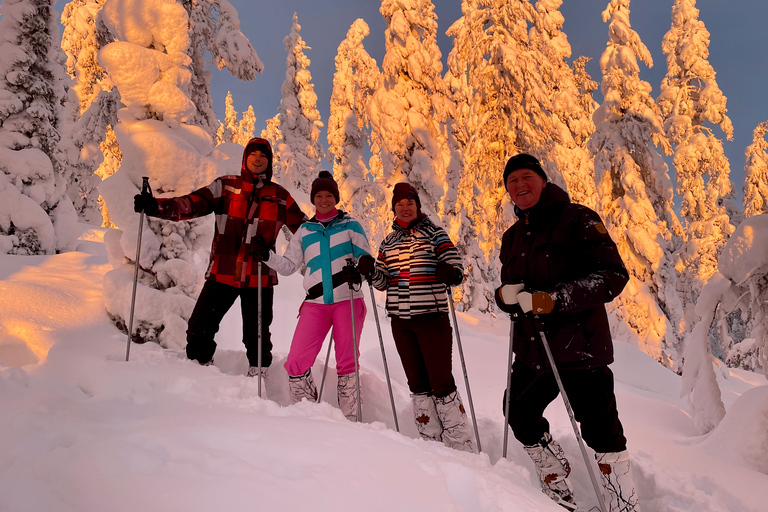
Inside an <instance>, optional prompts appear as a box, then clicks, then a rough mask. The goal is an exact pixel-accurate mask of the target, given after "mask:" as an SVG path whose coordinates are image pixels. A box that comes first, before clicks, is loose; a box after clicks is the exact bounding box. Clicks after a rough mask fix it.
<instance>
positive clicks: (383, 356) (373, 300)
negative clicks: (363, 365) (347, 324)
mask: <svg viewBox="0 0 768 512" xmlns="http://www.w3.org/2000/svg"><path fill="white" fill-rule="evenodd" d="M368 287H369V288H370V290H371V304H372V305H373V318H375V319H376V330H377V331H379V345H381V359H382V361H383V362H384V375H385V376H386V377H387V388H388V389H389V403H391V404H392V416H393V417H394V418H395V430H397V431H398V432H400V425H398V424H397V410H395V399H394V397H393V396H392V383H391V382H390V380H389V369H388V368H387V354H386V353H385V352H384V338H383V337H382V336H381V324H379V312H378V311H376V298H375V297H374V296H373V283H371V280H370V279H368Z"/></svg>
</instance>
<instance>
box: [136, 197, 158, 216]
mask: <svg viewBox="0 0 768 512" xmlns="http://www.w3.org/2000/svg"><path fill="white" fill-rule="evenodd" d="M157 210H158V206H157V199H155V198H154V197H152V194H151V193H141V194H136V195H135V196H133V211H135V212H136V213H141V212H144V213H146V214H147V215H154V214H156V213H157Z"/></svg>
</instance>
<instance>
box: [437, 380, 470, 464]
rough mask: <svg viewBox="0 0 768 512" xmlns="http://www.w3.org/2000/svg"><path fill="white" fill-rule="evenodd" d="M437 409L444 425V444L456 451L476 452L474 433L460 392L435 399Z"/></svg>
mask: <svg viewBox="0 0 768 512" xmlns="http://www.w3.org/2000/svg"><path fill="white" fill-rule="evenodd" d="M435 408H436V409H437V416H438V418H440V423H441V424H442V425H443V444H444V445H445V446H447V447H449V448H453V449H455V450H460V451H463V452H474V451H475V447H474V444H473V443H472V432H471V429H470V427H469V421H467V413H466V411H465V410H464V405H463V404H462V403H461V396H459V392H458V391H454V392H453V393H451V394H450V395H448V396H444V397H442V398H437V397H435Z"/></svg>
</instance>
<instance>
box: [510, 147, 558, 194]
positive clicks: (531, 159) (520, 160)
mask: <svg viewBox="0 0 768 512" xmlns="http://www.w3.org/2000/svg"><path fill="white" fill-rule="evenodd" d="M518 169H530V170H532V171H533V172H535V173H536V174H538V175H539V176H541V177H542V178H543V179H544V182H547V181H549V180H548V179H547V174H546V173H545V172H544V169H542V168H541V163H540V162H539V161H538V160H537V159H536V157H535V156H531V155H528V154H526V153H518V154H516V155H515V156H513V157H512V158H510V159H509V160H507V165H506V166H505V167H504V180H503V182H502V183H501V185H502V186H503V187H504V189H506V188H507V178H509V175H510V174H512V173H513V172H515V171H516V170H518Z"/></svg>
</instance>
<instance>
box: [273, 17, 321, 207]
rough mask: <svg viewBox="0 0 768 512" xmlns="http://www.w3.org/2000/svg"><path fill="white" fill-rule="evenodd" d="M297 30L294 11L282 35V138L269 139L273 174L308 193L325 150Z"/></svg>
mask: <svg viewBox="0 0 768 512" xmlns="http://www.w3.org/2000/svg"><path fill="white" fill-rule="evenodd" d="M300 31H301V25H299V18H298V16H297V15H296V13H293V26H292V27H291V33H290V34H288V35H287V36H285V39H283V43H284V44H285V50H286V52H288V58H287V59H286V61H285V66H286V71H285V81H284V82H283V85H282V87H281V89H280V92H281V93H282V99H281V100H280V109H279V111H278V116H279V120H280V126H279V128H280V129H279V133H280V134H281V138H280V139H278V140H274V141H273V140H270V142H272V144H273V149H274V151H275V155H274V157H275V158H274V169H275V177H276V178H277V179H278V180H283V181H285V182H286V185H288V184H290V186H292V187H296V188H298V189H300V190H303V191H304V192H307V193H309V189H310V187H311V185H312V181H313V180H314V179H315V178H316V177H317V173H318V172H320V170H321V169H322V166H321V160H322V159H323V158H324V154H323V148H322V146H321V145H320V128H322V126H323V123H322V122H321V121H320V112H319V111H318V110H317V95H316V94H315V86H314V85H313V84H312V75H311V74H310V72H309V64H310V61H309V59H308V58H307V56H306V55H304V50H309V49H310V47H309V46H307V44H306V43H305V42H304V40H303V39H302V38H301V35H300V34H299V32H300ZM275 133H277V132H273V134H275ZM268 140H269V139H268Z"/></svg>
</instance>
